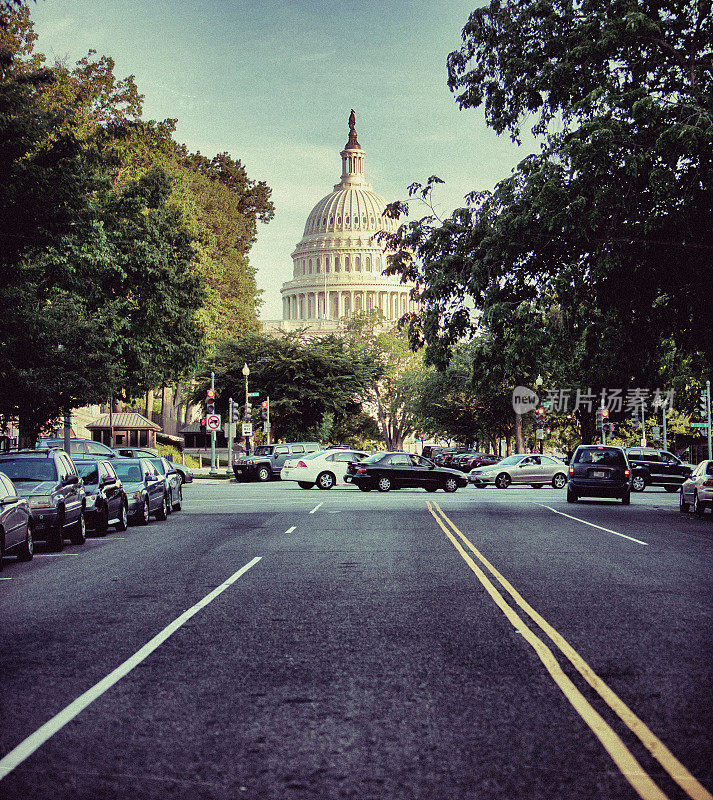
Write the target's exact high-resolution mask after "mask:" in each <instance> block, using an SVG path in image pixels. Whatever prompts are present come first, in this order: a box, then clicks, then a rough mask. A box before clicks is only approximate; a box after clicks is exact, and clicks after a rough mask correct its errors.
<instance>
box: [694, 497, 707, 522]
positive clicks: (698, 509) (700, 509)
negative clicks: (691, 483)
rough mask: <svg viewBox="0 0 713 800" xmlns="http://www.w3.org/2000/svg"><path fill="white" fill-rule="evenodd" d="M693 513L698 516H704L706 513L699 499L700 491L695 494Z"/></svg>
mask: <svg viewBox="0 0 713 800" xmlns="http://www.w3.org/2000/svg"><path fill="white" fill-rule="evenodd" d="M693 513H694V514H695V515H696V516H697V517H702V516H703V514H704V513H705V508H704V507H703V506H702V505H701V501H700V500H699V499H698V492H696V493H695V494H694V495H693Z"/></svg>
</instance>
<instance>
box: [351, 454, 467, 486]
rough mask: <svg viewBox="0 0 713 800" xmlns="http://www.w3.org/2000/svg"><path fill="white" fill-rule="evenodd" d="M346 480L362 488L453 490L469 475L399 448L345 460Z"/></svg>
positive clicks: (465, 484)
mask: <svg viewBox="0 0 713 800" xmlns="http://www.w3.org/2000/svg"><path fill="white" fill-rule="evenodd" d="M345 481H346V482H347V483H353V484H354V485H355V486H358V487H359V488H360V489H361V490H362V491H363V492H369V491H371V490H372V489H378V490H379V491H380V492H388V491H389V490H390V489H406V488H422V489H425V490H426V491H427V492H435V491H437V490H438V489H443V490H444V491H446V492H455V491H456V490H457V489H458V488H459V487H463V486H467V485H468V479H467V478H466V477H465V475H464V474H463V473H462V472H458V470H455V469H447V468H445V467H437V466H436V465H435V464H434V463H433V461H429V460H428V459H427V458H423V456H416V455H412V454H410V453H403V452H400V451H397V452H389V453H375V454H374V455H373V456H369V457H368V458H365V459H364V460H363V461H359V462H356V463H351V464H348V465H347V474H346V475H345Z"/></svg>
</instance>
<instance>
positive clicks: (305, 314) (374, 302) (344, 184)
mask: <svg viewBox="0 0 713 800" xmlns="http://www.w3.org/2000/svg"><path fill="white" fill-rule="evenodd" d="M364 156H365V153H364V150H362V148H361V145H360V144H359V142H358V141H357V133H356V121H355V117H354V112H353V111H352V113H351V116H350V118H349V141H348V142H347V144H346V146H345V148H344V150H342V152H341V158H342V176H341V180H340V181H339V183H337V184H336V185H335V187H334V190H333V191H332V192H331V193H330V194H328V195H327V196H326V197H324V198H323V199H322V200H320V201H319V203H317V205H316V206H315V207H314V208H313V209H312V211H311V212H310V215H309V217H308V218H307V224H306V225H305V229H304V236H303V237H302V239H301V241H300V242H299V244H298V245H297V247H296V248H295V250H294V252H293V253H292V261H293V273H292V274H293V278H292V280H291V281H287V283H285V284H283V286H282V290H281V292H282V320H278V321H267V322H263V329H265V330H270V329H280V330H286V331H289V330H295V329H298V328H304V327H307V328H309V329H311V330H314V331H324V332H328V331H332V330H336V328H337V327H338V326H339V320H340V319H343V318H345V317H350V316H352V315H353V314H357V313H360V312H362V311H371V310H373V309H380V310H381V312H382V314H383V316H384V318H385V320H387V321H390V322H392V323H393V322H395V321H396V320H398V319H399V318H400V317H402V316H403V315H404V314H406V313H407V312H408V311H412V310H415V308H416V304H415V303H414V301H412V300H411V299H410V297H409V292H410V290H411V288H413V285H414V284H411V283H405V284H404V283H401V282H400V280H399V278H398V276H395V277H389V276H386V275H384V274H383V270H384V269H385V268H386V252H385V249H384V243H383V242H380V241H378V239H377V238H376V234H378V233H379V232H381V231H386V232H394V231H396V228H397V222H396V221H395V220H392V219H388V218H387V217H384V216H383V211H384V209H385V208H386V200H384V198H383V197H381V195H378V194H376V192H374V191H373V190H372V188H371V185H370V184H369V183H367V182H366V178H365V175H364Z"/></svg>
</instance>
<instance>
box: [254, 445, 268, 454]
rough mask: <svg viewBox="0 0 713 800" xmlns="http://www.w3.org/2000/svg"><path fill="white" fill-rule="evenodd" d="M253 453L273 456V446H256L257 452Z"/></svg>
mask: <svg viewBox="0 0 713 800" xmlns="http://www.w3.org/2000/svg"><path fill="white" fill-rule="evenodd" d="M253 455H256V456H271V455H272V447H270V446H264V445H263V446H261V447H256V448H255V452H254V453H253Z"/></svg>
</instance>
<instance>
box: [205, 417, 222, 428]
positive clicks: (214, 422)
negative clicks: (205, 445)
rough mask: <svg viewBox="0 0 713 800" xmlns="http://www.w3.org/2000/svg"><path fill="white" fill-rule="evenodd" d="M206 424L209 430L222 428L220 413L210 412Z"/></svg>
mask: <svg viewBox="0 0 713 800" xmlns="http://www.w3.org/2000/svg"><path fill="white" fill-rule="evenodd" d="M205 426H206V428H208V430H209V431H219V430H220V414H208V416H207V417H206V418H205Z"/></svg>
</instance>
